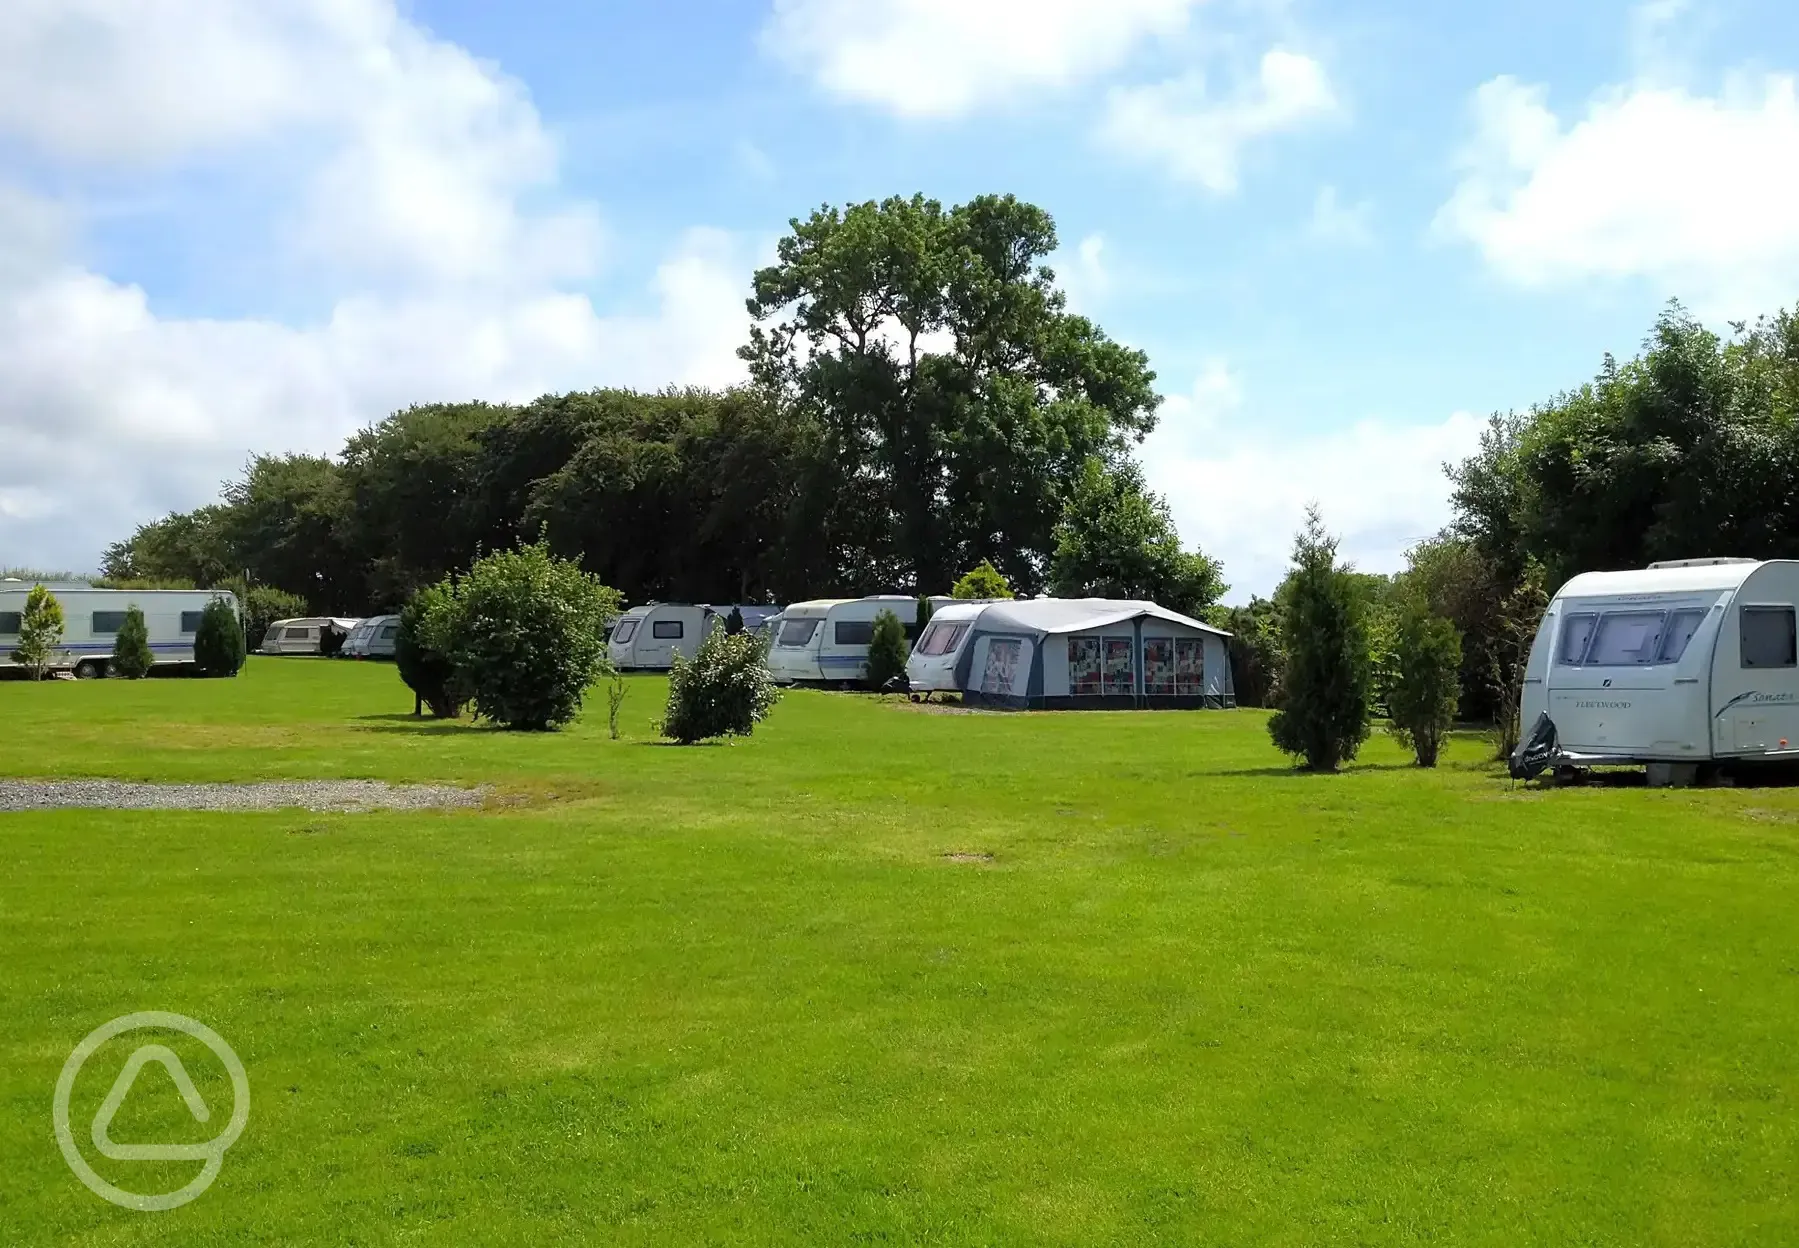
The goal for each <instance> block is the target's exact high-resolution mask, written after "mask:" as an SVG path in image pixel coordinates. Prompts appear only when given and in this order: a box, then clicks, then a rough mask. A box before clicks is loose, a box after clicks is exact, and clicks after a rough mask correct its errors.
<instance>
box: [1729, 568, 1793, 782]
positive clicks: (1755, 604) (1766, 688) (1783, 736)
mask: <svg viewBox="0 0 1799 1248" xmlns="http://www.w3.org/2000/svg"><path fill="white" fill-rule="evenodd" d="M1710 706H1711V745H1712V753H1713V754H1714V756H1716V757H1719V758H1745V757H1781V756H1791V755H1794V754H1799V564H1795V563H1791V562H1786V561H1781V562H1777V563H1767V564H1764V565H1762V566H1761V567H1759V568H1757V569H1756V570H1755V572H1753V573H1752V574H1751V575H1750V576H1749V578H1748V579H1747V580H1746V581H1744V582H1743V585H1742V588H1740V589H1738V590H1737V592H1736V594H1735V596H1734V597H1733V598H1731V599H1730V600H1728V601H1727V602H1726V603H1725V604H1724V607H1723V610H1722V620H1721V622H1720V627H1719V629H1718V634H1717V643H1716V645H1715V647H1714V651H1713V655H1712V666H1711V700H1710Z"/></svg>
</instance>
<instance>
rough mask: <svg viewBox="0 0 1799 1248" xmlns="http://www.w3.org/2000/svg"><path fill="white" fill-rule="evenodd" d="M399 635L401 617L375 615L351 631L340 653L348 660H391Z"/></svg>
mask: <svg viewBox="0 0 1799 1248" xmlns="http://www.w3.org/2000/svg"><path fill="white" fill-rule="evenodd" d="M399 635H400V617H399V616H397V615H373V616H370V617H369V618H368V619H366V620H364V621H363V622H362V623H360V624H358V625H357V626H356V627H355V628H353V629H351V630H350V635H349V636H348V637H346V638H344V648H343V649H342V650H339V651H338V653H339V654H340V655H342V656H343V657H344V658H346V659H391V658H393V657H394V639H395V638H397V637H398V636H399Z"/></svg>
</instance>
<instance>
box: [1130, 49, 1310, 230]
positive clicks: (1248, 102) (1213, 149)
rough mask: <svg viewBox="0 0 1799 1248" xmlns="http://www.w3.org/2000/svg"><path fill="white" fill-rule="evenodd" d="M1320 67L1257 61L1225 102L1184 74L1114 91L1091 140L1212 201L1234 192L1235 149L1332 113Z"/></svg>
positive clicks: (1305, 60) (1279, 53)
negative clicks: (1203, 193) (1185, 184)
mask: <svg viewBox="0 0 1799 1248" xmlns="http://www.w3.org/2000/svg"><path fill="white" fill-rule="evenodd" d="M1339 107H1340V106H1339V104H1338V101H1337V98H1336V93H1335V92H1334V91H1333V90H1332V88H1331V84H1330V80H1329V77H1328V76H1327V75H1326V73H1325V71H1324V66H1323V65H1321V64H1320V63H1319V62H1318V61H1316V60H1314V59H1313V58H1311V57H1309V56H1306V55H1304V54H1302V53H1298V52H1293V51H1289V50H1287V49H1285V48H1271V49H1269V50H1268V51H1267V52H1265V53H1264V54H1263V55H1262V59H1261V63H1260V65H1259V66H1258V68H1257V72H1256V75H1255V77H1254V78H1253V79H1251V80H1249V81H1246V82H1243V83H1241V84H1239V85H1238V86H1237V88H1236V89H1235V90H1234V91H1232V92H1231V93H1230V94H1229V95H1226V96H1223V97H1219V96H1216V95H1214V94H1213V93H1212V91H1211V90H1210V88H1209V86H1208V84H1207V82H1206V80H1205V78H1204V76H1202V75H1200V74H1190V75H1188V76H1186V77H1184V78H1176V79H1171V80H1169V81H1167V82H1162V83H1157V84H1155V85H1152V86H1146V87H1120V88H1116V89H1114V90H1113V91H1112V92H1111V94H1110V97H1109V98H1108V100H1107V104H1106V115H1105V118H1104V120H1103V121H1102V122H1101V124H1100V128H1099V139H1100V141H1101V142H1102V143H1103V144H1104V145H1105V146H1107V147H1108V148H1110V149H1111V150H1114V151H1117V152H1120V153H1122V154H1124V155H1126V156H1130V157H1132V158H1135V159H1137V160H1140V161H1143V162H1145V163H1148V164H1155V165H1160V166H1162V167H1163V168H1164V169H1166V170H1167V172H1168V173H1169V174H1170V175H1171V176H1172V177H1174V178H1176V179H1178V180H1180V181H1183V182H1190V183H1192V184H1194V185H1196V186H1199V187H1202V188H1203V189H1205V190H1207V191H1210V192H1212V193H1213V194H1215V195H1227V194H1230V193H1232V192H1234V191H1235V190H1236V189H1237V183H1238V178H1239V166H1240V163H1241V159H1242V153H1243V149H1244V148H1245V147H1246V146H1247V145H1248V144H1250V143H1251V142H1254V141H1255V140H1257V139H1261V138H1265V137H1267V136H1269V135H1274V134H1280V133H1285V132H1289V131H1294V130H1298V129H1301V128H1303V127H1305V126H1307V125H1309V124H1311V123H1313V122H1316V121H1319V120H1321V119H1323V118H1327V117H1330V116H1332V115H1333V114H1335V113H1336V112H1338V110H1339Z"/></svg>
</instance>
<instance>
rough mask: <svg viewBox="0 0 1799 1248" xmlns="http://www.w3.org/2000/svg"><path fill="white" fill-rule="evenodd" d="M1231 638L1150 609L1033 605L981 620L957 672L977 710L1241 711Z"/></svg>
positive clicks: (1102, 603) (1068, 601)
mask: <svg viewBox="0 0 1799 1248" xmlns="http://www.w3.org/2000/svg"><path fill="white" fill-rule="evenodd" d="M1229 639H1230V634H1229V633H1226V632H1224V631H1223V630H1221V629H1217V628H1213V627H1212V626H1211V625H1209V624H1204V623H1201V622H1200V621H1198V620H1195V619H1190V618H1189V617H1187V616H1184V615H1181V614H1180V613H1179V612H1177V611H1170V610H1169V609H1168V608H1166V607H1162V606H1158V605H1157V604H1155V603H1153V602H1139V601H1131V600H1126V599H1114V598H1030V599H1017V600H1013V601H1008V602H996V603H993V604H991V605H990V606H988V607H987V608H986V609H985V610H984V611H982V612H981V613H980V615H979V616H978V617H977V618H976V619H975V621H974V625H973V628H972V629H971V630H970V637H969V639H968V641H967V642H966V643H965V644H964V645H963V646H962V649H961V653H960V657H959V659H958V660H957V666H956V683H957V685H958V687H959V688H960V689H961V690H962V697H963V701H964V702H965V703H967V704H968V705H971V706H1004V707H1013V708H1017V709H1032V710H1039V709H1041V710H1107V709H1182V708H1199V707H1230V706H1235V705H1236V704H1237V697H1236V690H1235V688H1234V687H1233V686H1232V684H1231V665H1230V654H1229V651H1228V650H1227V648H1226V647H1227V644H1228V642H1229Z"/></svg>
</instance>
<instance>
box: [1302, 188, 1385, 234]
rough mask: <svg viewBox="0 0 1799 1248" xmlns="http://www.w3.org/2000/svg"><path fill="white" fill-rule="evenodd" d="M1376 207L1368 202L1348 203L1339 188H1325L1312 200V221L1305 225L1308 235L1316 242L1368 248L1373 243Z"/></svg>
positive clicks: (1320, 189)
mask: <svg viewBox="0 0 1799 1248" xmlns="http://www.w3.org/2000/svg"><path fill="white" fill-rule="evenodd" d="M1373 216H1374V205H1372V204H1370V203H1367V202H1366V201H1364V202H1362V203H1357V204H1346V203H1344V202H1343V201H1342V200H1341V199H1339V198H1338V197H1337V188H1336V187H1334V186H1324V187H1320V188H1319V189H1318V197H1317V198H1316V199H1314V200H1313V201H1312V219H1311V220H1310V221H1309V222H1308V223H1307V224H1306V235H1307V236H1308V237H1309V238H1311V239H1312V240H1313V241H1315V242H1320V243H1329V244H1335V245H1340V246H1345V247H1367V246H1369V245H1371V244H1372V243H1373V242H1374V225H1373Z"/></svg>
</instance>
